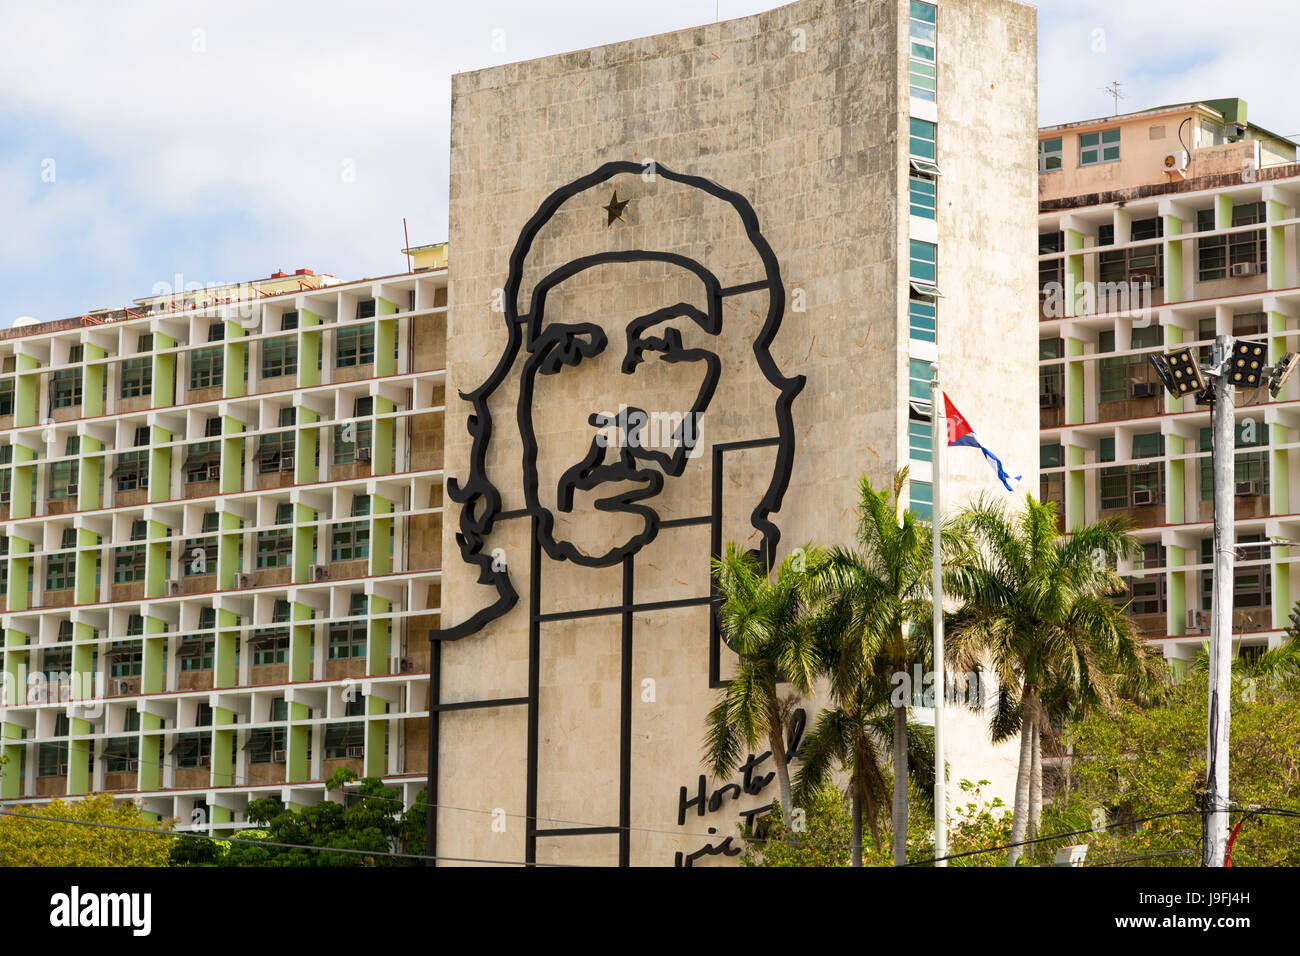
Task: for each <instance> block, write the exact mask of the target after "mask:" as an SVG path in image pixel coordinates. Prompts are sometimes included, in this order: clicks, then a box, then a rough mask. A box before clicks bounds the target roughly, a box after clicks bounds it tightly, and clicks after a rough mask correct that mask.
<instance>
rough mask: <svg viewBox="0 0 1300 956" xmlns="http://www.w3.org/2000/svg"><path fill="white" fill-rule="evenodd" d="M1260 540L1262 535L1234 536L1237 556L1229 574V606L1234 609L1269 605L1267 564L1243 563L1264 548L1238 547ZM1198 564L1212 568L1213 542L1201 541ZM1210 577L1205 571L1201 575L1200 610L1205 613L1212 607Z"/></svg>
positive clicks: (1269, 581)
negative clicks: (1241, 556)
mask: <svg viewBox="0 0 1300 956" xmlns="http://www.w3.org/2000/svg"><path fill="white" fill-rule="evenodd" d="M1263 540H1264V538H1263V536H1262V535H1258V534H1243V535H1238V537H1237V545H1238V554H1240V555H1243V556H1244V557H1243V558H1238V559H1237V564H1236V568H1235V569H1234V572H1233V587H1232V603H1233V606H1234V607H1268V606H1269V605H1271V604H1272V603H1273V585H1272V579H1273V571H1272V568H1271V567H1270V566H1269V564H1268V562H1267V561H1265V562H1263V563H1261V564H1254V563H1251V564H1246V563H1244V562H1246V561H1253V560H1254V559H1256V558H1258V557H1259V556H1260V555H1262V554H1264V553H1265V551H1266V550H1267V549H1265V548H1250V547H1248V548H1242V547H1241V546H1242V545H1249V544H1255V543H1257V542H1262V541H1263ZM1201 564H1207V565H1210V566H1211V567H1213V565H1214V539H1213V538H1202V539H1201ZM1213 596H1214V576H1213V575H1212V574H1211V572H1210V571H1209V570H1208V569H1207V570H1205V571H1202V572H1201V607H1202V609H1203V610H1209V609H1210V608H1211V607H1213V603H1214V601H1213Z"/></svg>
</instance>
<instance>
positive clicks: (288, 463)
mask: <svg viewBox="0 0 1300 956" xmlns="http://www.w3.org/2000/svg"><path fill="white" fill-rule="evenodd" d="M280 470H281V471H293V455H281V456H280Z"/></svg>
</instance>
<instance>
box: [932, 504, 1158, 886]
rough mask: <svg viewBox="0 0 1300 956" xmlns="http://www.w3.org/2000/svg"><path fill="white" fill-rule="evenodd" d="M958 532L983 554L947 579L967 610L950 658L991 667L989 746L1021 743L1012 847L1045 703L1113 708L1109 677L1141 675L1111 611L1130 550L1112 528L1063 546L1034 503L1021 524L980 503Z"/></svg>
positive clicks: (1115, 610)
mask: <svg viewBox="0 0 1300 956" xmlns="http://www.w3.org/2000/svg"><path fill="white" fill-rule="evenodd" d="M959 524H960V526H961V527H962V528H963V529H964V530H967V531H968V532H969V533H970V534H971V535H972V536H973V538H974V540H975V541H976V542H978V543H979V544H980V545H982V547H981V549H980V551H979V552H978V553H976V554H973V555H971V556H970V559H969V561H968V563H966V564H964V565H963V566H962V567H959V568H955V569H953V575H952V584H951V585H949V586H950V587H951V588H952V592H953V593H954V595H955V596H957V597H959V598H960V599H961V600H962V601H964V602H965V604H964V606H963V607H962V609H961V610H960V611H959V612H958V613H957V614H956V615H955V617H954V620H953V628H952V630H953V647H954V651H955V652H956V653H955V657H956V659H957V660H958V662H959V663H961V664H964V665H965V666H967V667H970V666H977V665H978V663H979V662H981V661H983V660H985V659H987V660H988V662H989V663H990V665H991V667H992V668H993V670H994V672H995V673H996V674H997V676H998V680H999V691H998V698H997V701H996V705H995V714H994V717H993V721H992V726H991V730H992V734H993V738H994V740H998V739H1005V738H1007V737H1009V736H1011V735H1012V734H1014V733H1016V732H1017V730H1018V732H1019V736H1020V759H1019V766H1018V769H1017V773H1016V795H1015V804H1014V810H1013V813H1012V818H1011V820H1012V825H1011V842H1012V843H1013V844H1020V843H1023V841H1024V840H1025V836H1026V831H1027V829H1028V823H1029V817H1030V782H1031V779H1032V774H1033V746H1034V737H1035V734H1037V733H1040V732H1041V729H1042V728H1044V727H1048V726H1050V725H1049V722H1048V712H1047V708H1046V706H1045V700H1046V701H1047V702H1049V703H1050V700H1051V698H1052V697H1056V696H1058V695H1061V694H1065V695H1067V696H1068V697H1069V698H1070V699H1071V700H1074V701H1078V702H1080V703H1081V704H1083V705H1086V706H1109V705H1110V703H1111V701H1113V699H1114V698H1115V695H1116V693H1117V688H1118V686H1119V684H1118V679H1117V676H1116V675H1117V674H1119V673H1121V672H1124V671H1130V672H1131V671H1133V670H1136V669H1138V668H1140V667H1141V663H1140V662H1141V661H1142V660H1143V659H1144V653H1143V650H1142V646H1141V640H1140V638H1138V637H1137V636H1136V634H1135V633H1134V630H1133V626H1132V623H1131V622H1130V621H1129V619H1128V618H1127V617H1126V616H1125V614H1124V611H1123V609H1122V608H1121V607H1119V606H1118V605H1116V604H1115V602H1114V601H1112V600H1111V595H1114V594H1118V593H1120V592H1121V591H1123V590H1124V581H1123V579H1122V578H1121V577H1120V576H1119V574H1118V573H1117V572H1116V570H1115V561H1116V560H1117V559H1118V557H1120V556H1130V555H1133V554H1135V553H1136V552H1137V549H1138V545H1137V541H1136V539H1135V538H1134V537H1133V536H1132V535H1131V534H1130V533H1129V525H1128V523H1127V521H1126V520H1125V519H1120V518H1110V519H1103V520H1102V521H1099V522H1097V523H1096V524H1092V525H1087V526H1085V527H1083V528H1079V529H1077V530H1075V531H1074V532H1072V533H1071V534H1069V535H1068V536H1063V535H1061V534H1060V533H1059V532H1058V531H1057V528H1056V506H1055V505H1054V504H1053V503H1052V502H1050V501H1048V502H1040V501H1037V500H1035V499H1034V497H1033V496H1032V495H1027V496H1026V499H1025V508H1024V510H1023V511H1021V512H1019V513H1017V514H1012V513H1010V512H1009V511H1008V509H1007V508H1006V506H1005V505H1003V504H1002V503H1001V502H999V501H996V500H994V499H989V498H981V499H980V500H979V501H978V502H977V503H976V505H975V506H974V507H973V508H971V509H970V510H969V511H967V512H966V513H965V514H963V515H962V516H961V518H960V519H959ZM1021 855H1022V847H1020V846H1013V847H1012V848H1011V850H1010V852H1009V853H1008V858H1007V862H1008V864H1009V865H1012V866H1014V865H1015V864H1016V862H1017V861H1018V860H1019V859H1020V856H1021Z"/></svg>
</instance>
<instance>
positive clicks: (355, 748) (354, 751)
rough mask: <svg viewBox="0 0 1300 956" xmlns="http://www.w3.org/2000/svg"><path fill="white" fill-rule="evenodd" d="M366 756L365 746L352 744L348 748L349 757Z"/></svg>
mask: <svg viewBox="0 0 1300 956" xmlns="http://www.w3.org/2000/svg"><path fill="white" fill-rule="evenodd" d="M365 755H366V748H365V746H364V745H362V744H351V745H349V746H348V756H349V757H364V756H365Z"/></svg>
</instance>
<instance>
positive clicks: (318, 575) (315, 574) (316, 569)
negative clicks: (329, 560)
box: [311, 564, 330, 581]
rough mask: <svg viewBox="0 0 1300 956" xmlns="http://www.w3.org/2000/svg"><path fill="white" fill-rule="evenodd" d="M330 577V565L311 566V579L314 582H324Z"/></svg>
mask: <svg viewBox="0 0 1300 956" xmlns="http://www.w3.org/2000/svg"><path fill="white" fill-rule="evenodd" d="M329 576H330V569H329V566H328V565H324V564H313V565H312V566H311V579H312V580H313V581H324V580H326V579H327V578H329Z"/></svg>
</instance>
